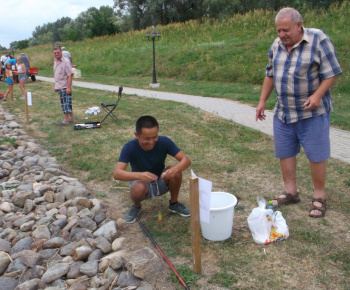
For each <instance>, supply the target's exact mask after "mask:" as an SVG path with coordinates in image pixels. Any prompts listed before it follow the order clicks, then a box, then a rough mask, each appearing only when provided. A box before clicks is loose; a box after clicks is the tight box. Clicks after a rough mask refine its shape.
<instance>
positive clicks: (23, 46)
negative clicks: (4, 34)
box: [17, 39, 29, 49]
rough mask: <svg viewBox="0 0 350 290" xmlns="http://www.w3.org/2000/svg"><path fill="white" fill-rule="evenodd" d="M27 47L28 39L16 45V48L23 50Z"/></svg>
mask: <svg viewBox="0 0 350 290" xmlns="http://www.w3.org/2000/svg"><path fill="white" fill-rule="evenodd" d="M28 46H29V40H28V39H25V40H20V41H18V43H17V48H18V49H25V48H28Z"/></svg>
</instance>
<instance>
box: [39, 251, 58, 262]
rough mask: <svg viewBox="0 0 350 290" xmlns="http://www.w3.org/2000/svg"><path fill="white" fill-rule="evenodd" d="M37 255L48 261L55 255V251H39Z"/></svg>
mask: <svg viewBox="0 0 350 290" xmlns="http://www.w3.org/2000/svg"><path fill="white" fill-rule="evenodd" d="M39 254H40V255H41V256H42V257H43V258H44V259H45V260H49V259H51V258H52V257H53V256H54V255H56V254H57V249H45V250H41V251H40V252H39Z"/></svg>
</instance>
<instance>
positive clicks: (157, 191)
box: [129, 171, 169, 199]
mask: <svg viewBox="0 0 350 290" xmlns="http://www.w3.org/2000/svg"><path fill="white" fill-rule="evenodd" d="M163 172H164V171H163ZM138 181H140V182H143V181H141V180H133V181H130V183H129V186H130V188H131V187H132V186H133V184H134V183H135V182H138ZM144 183H145V184H146V186H147V188H148V193H147V195H146V198H145V199H150V198H152V199H155V197H156V196H160V195H163V194H166V193H167V192H168V191H169V187H168V186H167V185H166V184H165V182H164V179H162V178H158V179H157V181H154V182H150V183H147V182H144Z"/></svg>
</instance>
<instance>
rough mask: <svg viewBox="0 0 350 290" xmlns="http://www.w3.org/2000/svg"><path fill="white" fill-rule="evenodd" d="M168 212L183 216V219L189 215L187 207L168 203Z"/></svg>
mask: <svg viewBox="0 0 350 290" xmlns="http://www.w3.org/2000/svg"><path fill="white" fill-rule="evenodd" d="M169 211H170V212H173V213H178V214H179V215H181V216H183V217H188V216H190V215H191V213H190V209H189V208H188V207H187V206H184V205H183V204H182V203H179V202H177V203H175V204H173V205H171V204H170V203H169Z"/></svg>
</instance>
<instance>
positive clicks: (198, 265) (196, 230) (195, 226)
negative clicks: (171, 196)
mask: <svg viewBox="0 0 350 290" xmlns="http://www.w3.org/2000/svg"><path fill="white" fill-rule="evenodd" d="M190 208H191V238H192V265H193V271H194V272H195V273H200V272H201V271H202V262H201V228H200V220H199V185H198V177H195V176H193V177H191V179H190Z"/></svg>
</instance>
